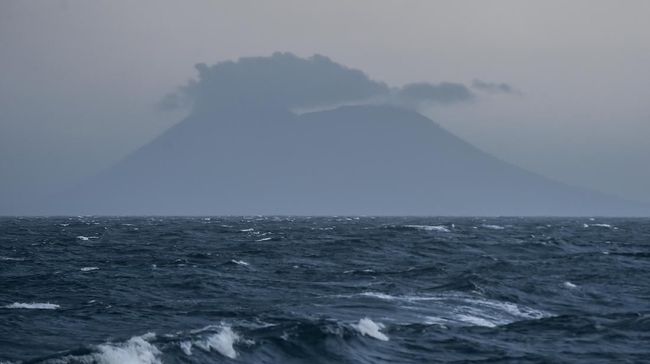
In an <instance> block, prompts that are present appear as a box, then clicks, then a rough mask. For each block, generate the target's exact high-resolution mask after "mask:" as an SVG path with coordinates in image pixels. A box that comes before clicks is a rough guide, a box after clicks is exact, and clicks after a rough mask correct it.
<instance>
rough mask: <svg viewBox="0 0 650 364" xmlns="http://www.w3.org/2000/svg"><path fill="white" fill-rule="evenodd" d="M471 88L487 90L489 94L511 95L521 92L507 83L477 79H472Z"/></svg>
mask: <svg viewBox="0 0 650 364" xmlns="http://www.w3.org/2000/svg"><path fill="white" fill-rule="evenodd" d="M472 88H474V89H476V90H479V91H481V92H487V93H491V94H511V95H521V92H520V91H518V90H517V89H515V88H514V87H512V86H510V85H509V84H507V83H498V82H485V81H481V80H478V79H475V80H474V81H472Z"/></svg>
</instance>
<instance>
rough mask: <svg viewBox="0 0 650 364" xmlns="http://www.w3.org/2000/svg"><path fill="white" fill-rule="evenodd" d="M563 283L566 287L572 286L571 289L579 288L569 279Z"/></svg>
mask: <svg viewBox="0 0 650 364" xmlns="http://www.w3.org/2000/svg"><path fill="white" fill-rule="evenodd" d="M562 285H563V286H564V287H566V288H570V289H574V288H578V286H577V285H575V284H573V283H571V282H569V281H566V282H564V283H562Z"/></svg>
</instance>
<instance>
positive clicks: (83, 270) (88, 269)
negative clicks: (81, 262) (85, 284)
mask: <svg viewBox="0 0 650 364" xmlns="http://www.w3.org/2000/svg"><path fill="white" fill-rule="evenodd" d="M98 269H99V267H82V268H81V269H80V270H81V271H82V272H90V271H93V270H98Z"/></svg>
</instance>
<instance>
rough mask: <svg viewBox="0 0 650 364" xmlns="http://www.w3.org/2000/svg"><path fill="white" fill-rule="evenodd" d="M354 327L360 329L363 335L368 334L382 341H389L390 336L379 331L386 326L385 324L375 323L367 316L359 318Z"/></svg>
mask: <svg viewBox="0 0 650 364" xmlns="http://www.w3.org/2000/svg"><path fill="white" fill-rule="evenodd" d="M352 327H353V328H355V329H356V330H357V331H359V332H360V333H361V335H367V336H370V337H373V338H375V339H377V340H381V341H388V336H386V335H385V334H384V333H382V332H381V331H379V330H381V329H383V328H384V325H383V324H378V323H375V322H374V321H372V320H371V319H369V318H367V317H364V318H362V319H361V320H359V323H357V324H353V325H352Z"/></svg>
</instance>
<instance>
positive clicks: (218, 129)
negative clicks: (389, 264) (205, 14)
mask: <svg viewBox="0 0 650 364" xmlns="http://www.w3.org/2000/svg"><path fill="white" fill-rule="evenodd" d="M48 212H49V213H65V214H120V215H121V214H166V215H186V214H187V215H224V214H227V215H240V214H241V215H250V214H290V215H324V214H327V215H332V214H333V215H342V214H356V215H625V216H629V215H648V209H647V208H646V207H644V206H640V205H635V204H633V203H629V202H627V201H623V200H619V199H617V198H613V197H609V196H605V195H602V194H599V193H596V192H590V191H586V190H583V189H579V188H574V187H570V186H566V185H563V184H561V183H557V182H554V181H551V180H548V179H546V178H544V177H541V176H539V175H536V174H533V173H530V172H528V171H525V170H523V169H520V168H518V167H515V166H513V165H510V164H508V163H505V162H503V161H500V160H498V159H496V158H494V157H492V156H490V155H488V154H486V153H484V152H482V151H480V150H478V149H477V148H475V147H473V146H472V145H470V144H468V143H466V142H464V141H463V140H461V139H459V138H457V137H456V136H454V135H452V134H450V133H449V132H447V131H446V130H444V129H442V128H441V127H440V126H438V125H437V124H435V123H434V122H433V121H431V120H430V119H428V118H426V117H424V116H422V115H420V114H418V113H416V112H413V111H407V110H404V109H401V108H397V107H392V106H367V105H366V106H344V107H340V108H337V109H333V110H328V111H321V112H312V113H306V114H302V115H296V114H293V113H291V112H289V111H286V109H285V110H283V109H282V108H276V109H274V108H270V107H256V108H245V107H231V108H225V107H221V106H220V107H219V108H216V109H212V110H210V111H204V112H200V111H195V112H194V113H193V114H192V115H191V116H190V117H188V118H187V119H186V120H184V121H183V122H181V123H179V124H178V125H176V126H175V127H173V128H171V129H170V130H168V131H167V132H165V133H164V134H163V135H161V136H160V137H159V138H157V139H156V140H154V141H153V142H151V143H149V144H148V145H145V146H144V147H142V148H141V149H139V150H137V151H136V152H134V153H133V154H132V155H130V156H129V157H127V158H126V159H124V160H123V161H121V162H120V163H118V164H117V165H115V166H114V167H113V168H111V169H110V170H107V171H106V172H104V173H102V174H101V175H99V176H97V177H96V178H94V179H92V180H91V181H88V182H87V183H85V184H83V185H81V186H79V187H78V188H77V189H75V190H73V191H69V192H68V193H66V195H65V196H64V197H63V198H60V199H57V202H56V204H55V207H54V208H53V209H52V210H51V211H48Z"/></svg>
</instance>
